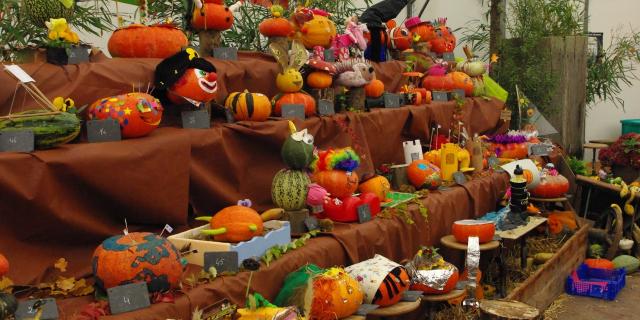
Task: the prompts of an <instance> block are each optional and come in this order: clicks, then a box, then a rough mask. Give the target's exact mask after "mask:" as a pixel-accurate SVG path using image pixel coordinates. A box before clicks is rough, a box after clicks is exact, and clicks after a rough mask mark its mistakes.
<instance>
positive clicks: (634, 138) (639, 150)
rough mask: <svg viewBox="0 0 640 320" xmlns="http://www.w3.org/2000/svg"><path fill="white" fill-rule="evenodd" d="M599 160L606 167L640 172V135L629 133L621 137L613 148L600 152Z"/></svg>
mask: <svg viewBox="0 0 640 320" xmlns="http://www.w3.org/2000/svg"><path fill="white" fill-rule="evenodd" d="M599 160H600V162H602V164H603V165H605V166H610V167H613V166H621V167H631V168H633V169H635V170H640V134H638V133H627V134H625V135H623V136H621V137H620V138H618V140H617V141H616V142H614V143H613V144H612V145H611V146H609V147H608V148H604V149H602V150H600V155H599Z"/></svg>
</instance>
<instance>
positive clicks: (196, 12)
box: [191, 1, 233, 31]
mask: <svg viewBox="0 0 640 320" xmlns="http://www.w3.org/2000/svg"><path fill="white" fill-rule="evenodd" d="M232 25H233V13H232V12H231V10H229V8H228V7H227V6H225V5H224V4H221V3H214V2H213V1H203V4H202V8H194V9H193V15H192V16H191V27H193V29H195V30H216V31H224V30H227V29H229V28H231V26H232Z"/></svg>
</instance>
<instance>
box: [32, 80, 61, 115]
mask: <svg viewBox="0 0 640 320" xmlns="http://www.w3.org/2000/svg"><path fill="white" fill-rule="evenodd" d="M24 88H25V90H27V91H28V92H29V94H30V95H31V97H33V98H34V99H35V100H36V102H39V104H40V107H42V108H43V109H46V110H50V111H57V109H56V107H55V106H54V105H53V103H51V101H49V100H48V99H47V97H44V96H42V95H40V94H39V93H38V92H39V91H40V90H38V91H35V89H34V88H36V89H37V87H35V86H34V87H31V86H24ZM40 93H42V92H40Z"/></svg>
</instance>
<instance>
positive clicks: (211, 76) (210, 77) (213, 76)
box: [207, 72, 218, 82]
mask: <svg viewBox="0 0 640 320" xmlns="http://www.w3.org/2000/svg"><path fill="white" fill-rule="evenodd" d="M216 80H218V75H217V74H216V73H215V72H209V74H207V81H209V82H214V81H216Z"/></svg>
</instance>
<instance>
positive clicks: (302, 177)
mask: <svg viewBox="0 0 640 320" xmlns="http://www.w3.org/2000/svg"><path fill="white" fill-rule="evenodd" d="M310 183H311V179H309V176H308V175H307V173H306V172H304V171H299V170H287V169H282V170H280V171H278V173H276V176H275V177H274V178H273V183H272V184H271V199H272V200H273V203H274V204H275V205H276V206H277V207H280V208H282V209H284V210H287V211H293V210H300V209H304V207H305V206H306V203H307V186H308V185H309V184H310Z"/></svg>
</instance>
